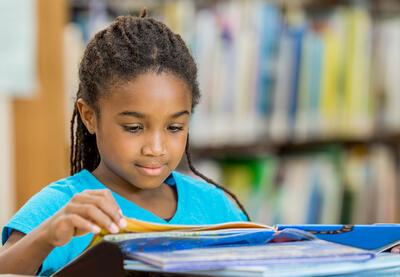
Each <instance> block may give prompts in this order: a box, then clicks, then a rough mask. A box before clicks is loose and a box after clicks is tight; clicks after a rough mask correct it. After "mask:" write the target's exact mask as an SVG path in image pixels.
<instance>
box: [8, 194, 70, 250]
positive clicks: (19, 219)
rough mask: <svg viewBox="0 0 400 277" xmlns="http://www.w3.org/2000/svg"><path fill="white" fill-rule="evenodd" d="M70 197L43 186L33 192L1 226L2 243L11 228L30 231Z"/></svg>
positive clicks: (25, 232)
mask: <svg viewBox="0 0 400 277" xmlns="http://www.w3.org/2000/svg"><path fill="white" fill-rule="evenodd" d="M69 199H70V196H69V195H68V194H67V193H65V192H63V191H60V190H58V189H55V188H52V187H45V188H44V189H42V190H41V191H40V192H38V193H37V194H35V195H34V196H33V197H32V198H31V199H30V200H29V201H28V202H27V203H26V204H25V205H24V206H23V207H22V208H21V209H20V210H19V211H18V212H17V213H16V214H15V215H14V216H13V217H12V218H11V219H10V221H9V222H8V223H7V224H6V225H5V226H4V227H3V231H2V244H3V245H4V243H6V241H7V240H8V238H9V237H10V234H11V232H12V231H13V230H18V231H20V232H22V233H24V234H28V233H30V232H31V231H32V230H33V229H35V228H36V227H37V226H39V225H40V224H41V223H42V222H43V221H45V220H46V219H47V218H49V217H50V216H52V215H53V214H55V213H56V212H57V211H58V210H59V209H60V208H61V207H63V206H64V205H65V204H66V203H67V202H68V201H69Z"/></svg>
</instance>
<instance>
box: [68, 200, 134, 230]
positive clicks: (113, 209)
mask: <svg viewBox="0 0 400 277" xmlns="http://www.w3.org/2000/svg"><path fill="white" fill-rule="evenodd" d="M74 198H75V199H74V201H75V202H77V203H82V204H92V205H95V206H97V207H98V208H99V209H101V210H102V211H103V212H104V213H105V214H107V215H108V216H109V217H110V218H111V219H112V220H113V221H114V223H115V224H117V225H118V226H119V228H122V229H123V228H125V227H126V221H125V219H123V218H122V215H121V213H120V208H119V207H118V205H117V203H116V202H115V200H114V198H112V201H111V199H109V198H105V196H103V195H102V194H99V193H90V192H87V193H81V194H78V195H76V196H74Z"/></svg>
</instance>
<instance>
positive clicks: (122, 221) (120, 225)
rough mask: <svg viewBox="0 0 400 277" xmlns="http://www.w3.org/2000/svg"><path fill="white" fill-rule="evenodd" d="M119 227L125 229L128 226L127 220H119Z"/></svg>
mask: <svg viewBox="0 0 400 277" xmlns="http://www.w3.org/2000/svg"><path fill="white" fill-rule="evenodd" d="M118 225H119V228H121V229H125V227H126V225H127V223H126V220H125V218H123V217H122V218H121V219H120V220H119V222H118Z"/></svg>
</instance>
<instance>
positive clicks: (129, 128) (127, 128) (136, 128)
mask: <svg viewBox="0 0 400 277" xmlns="http://www.w3.org/2000/svg"><path fill="white" fill-rule="evenodd" d="M124 129H125V131H128V132H130V133H137V132H139V131H140V130H141V129H142V127H141V126H140V125H131V126H124Z"/></svg>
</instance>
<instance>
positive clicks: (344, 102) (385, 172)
mask: <svg viewBox="0 0 400 277" xmlns="http://www.w3.org/2000/svg"><path fill="white" fill-rule="evenodd" d="M70 3H72V6H74V3H75V2H74V1H72V2H70ZM105 3H108V2H105ZM149 3H150V2H149ZM112 5H114V6H112ZM116 6H118V7H116ZM146 6H147V7H148V8H149V9H150V13H151V15H153V16H155V17H157V18H159V19H161V20H163V21H164V22H166V23H167V25H169V26H170V27H171V28H172V29H173V30H175V31H176V32H178V33H180V34H182V36H183V37H184V39H185V40H186V41H187V42H188V44H189V46H190V47H191V49H192V52H193V55H194V56H195V58H196V60H197V61H198V66H199V83H200V87H201V91H202V93H203V97H202V102H201V104H200V106H198V107H197V110H196V112H195V114H194V116H193V119H192V127H191V139H192V145H191V148H192V153H193V156H194V157H195V158H196V165H197V167H198V168H199V169H200V171H202V172H204V173H206V175H207V173H209V172H210V173H209V175H210V177H212V178H214V179H216V180H218V181H219V182H221V183H223V184H226V185H227V186H228V187H229V188H231V189H232V191H234V192H235V193H236V194H237V195H238V197H239V199H241V200H242V201H243V202H244V203H245V206H246V207H247V208H248V209H249V211H250V214H251V216H252V217H253V218H254V219H255V220H257V221H260V222H263V223H267V224H275V223H358V224H361V223H374V222H398V221H399V219H400V218H399V217H400V214H399V213H398V212H399V211H400V210H399V206H398V204H397V203H398V202H399V203H400V201H398V200H399V199H398V198H399V195H400V193H399V181H400V175H399V174H398V172H399V170H398V169H399V167H400V163H399V160H400V155H399V154H400V151H399V150H400V149H399V142H400V113H399V112H398V110H399V109H398V106H399V105H400V98H399V97H398V95H400V91H399V90H400V82H399V81H398V79H399V78H397V77H396V74H397V73H396V72H399V71H400V68H398V65H397V64H400V56H399V55H398V54H396V53H397V52H398V51H397V52H396V49H399V47H400V31H398V30H400V28H399V27H400V8H399V7H400V4H399V2H398V1H372V0H371V1H368V0H365V1H339V0H336V1H306V0H304V1H282V0H281V1H229V0H226V1H168V2H167V1H152V2H151V3H150V4H146ZM79 7H80V9H90V8H89V6H87V7H86V8H85V7H82V6H79ZM108 7H109V8H108V9H111V10H112V11H113V12H116V11H117V12H119V13H124V12H123V11H125V13H127V12H133V13H136V14H137V13H138V11H139V10H140V8H141V5H140V4H138V5H136V4H134V5H129V4H127V2H125V1H121V2H119V4H115V3H114V4H109V6H108ZM175 11H179V12H175ZM182 11H184V12H182ZM106 12H107V11H106ZM112 16H114V14H112V15H110V19H111V18H112ZM399 111H400V110H399ZM204 126H207V128H204ZM182 169H183V170H184V169H185V165H184V164H182Z"/></svg>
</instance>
